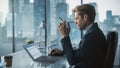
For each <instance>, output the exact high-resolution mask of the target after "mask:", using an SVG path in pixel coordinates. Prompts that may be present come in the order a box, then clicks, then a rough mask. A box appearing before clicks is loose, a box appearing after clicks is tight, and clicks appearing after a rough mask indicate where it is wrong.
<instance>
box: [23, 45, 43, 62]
mask: <svg viewBox="0 0 120 68" xmlns="http://www.w3.org/2000/svg"><path fill="white" fill-rule="evenodd" d="M28 45H29V46H27V45H26V46H25V45H24V48H25V49H26V50H27V52H28V53H29V54H30V55H31V57H32V58H33V59H34V60H35V59H37V58H39V57H40V56H42V54H41V52H40V51H39V49H38V48H37V46H35V45H34V44H28Z"/></svg>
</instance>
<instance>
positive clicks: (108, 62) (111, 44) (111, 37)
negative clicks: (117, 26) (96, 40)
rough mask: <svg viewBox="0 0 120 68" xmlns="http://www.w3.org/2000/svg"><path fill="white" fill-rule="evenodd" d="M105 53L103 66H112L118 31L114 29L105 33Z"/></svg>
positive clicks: (108, 67) (110, 67)
mask: <svg viewBox="0 0 120 68" xmlns="http://www.w3.org/2000/svg"><path fill="white" fill-rule="evenodd" d="M107 45H108V49H107V53H106V59H105V64H104V66H103V68H113V64H114V59H115V55H116V50H117V45H118V33H117V32H116V31H109V32H108V34H107Z"/></svg>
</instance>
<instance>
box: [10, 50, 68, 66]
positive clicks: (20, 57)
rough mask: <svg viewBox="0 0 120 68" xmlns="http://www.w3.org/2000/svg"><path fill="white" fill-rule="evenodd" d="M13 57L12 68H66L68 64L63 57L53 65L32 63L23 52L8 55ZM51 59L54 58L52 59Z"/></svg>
mask: <svg viewBox="0 0 120 68" xmlns="http://www.w3.org/2000/svg"><path fill="white" fill-rule="evenodd" d="M10 55H12V56H13V59H12V68H68V67H69V64H68V63H67V60H66V59H65V57H60V60H58V61H57V62H55V63H41V62H33V60H32V59H31V58H30V56H29V55H28V54H27V52H26V51H25V50H22V51H19V52H16V53H13V54H10ZM51 58H55V57H52V56H51Z"/></svg>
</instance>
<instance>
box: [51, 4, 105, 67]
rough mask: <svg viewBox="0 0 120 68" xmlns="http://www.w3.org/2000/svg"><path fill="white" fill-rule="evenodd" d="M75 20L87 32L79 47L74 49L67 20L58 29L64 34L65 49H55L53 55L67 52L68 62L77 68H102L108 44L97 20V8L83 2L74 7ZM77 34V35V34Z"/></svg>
mask: <svg viewBox="0 0 120 68" xmlns="http://www.w3.org/2000/svg"><path fill="white" fill-rule="evenodd" d="M74 13H75V22H76V25H77V26H78V28H79V29H80V30H84V31H85V34H84V36H83V38H82V40H81V41H80V43H79V47H78V49H76V50H73V48H72V44H71V41H70V37H69V33H70V25H69V23H67V27H66V21H64V22H62V23H60V24H59V26H58V29H59V31H60V34H61V35H62V39H61V44H62V47H63V51H62V50H59V49H54V50H52V51H51V54H52V55H56V54H59V55H63V54H65V56H66V58H67V61H68V63H69V64H70V65H71V66H72V65H74V66H75V68H102V66H103V63H104V60H105V55H106V50H107V45H106V39H105V36H104V34H103V32H102V31H101V30H100V28H99V27H98V25H97V23H94V20H95V15H96V13H95V8H94V7H93V6H92V5H89V4H83V5H80V6H76V7H75V8H74ZM75 36H76V35H75Z"/></svg>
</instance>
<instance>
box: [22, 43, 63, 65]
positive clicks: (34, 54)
mask: <svg viewBox="0 0 120 68" xmlns="http://www.w3.org/2000/svg"><path fill="white" fill-rule="evenodd" d="M37 46H38V44H36V43H32V44H26V45H23V48H24V49H25V51H26V52H27V53H28V54H29V56H30V57H31V59H32V60H33V61H35V62H47V63H55V62H56V61H59V60H61V59H62V58H61V57H58V56H43V55H42V53H41V52H40V50H39V49H38V47H37Z"/></svg>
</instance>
